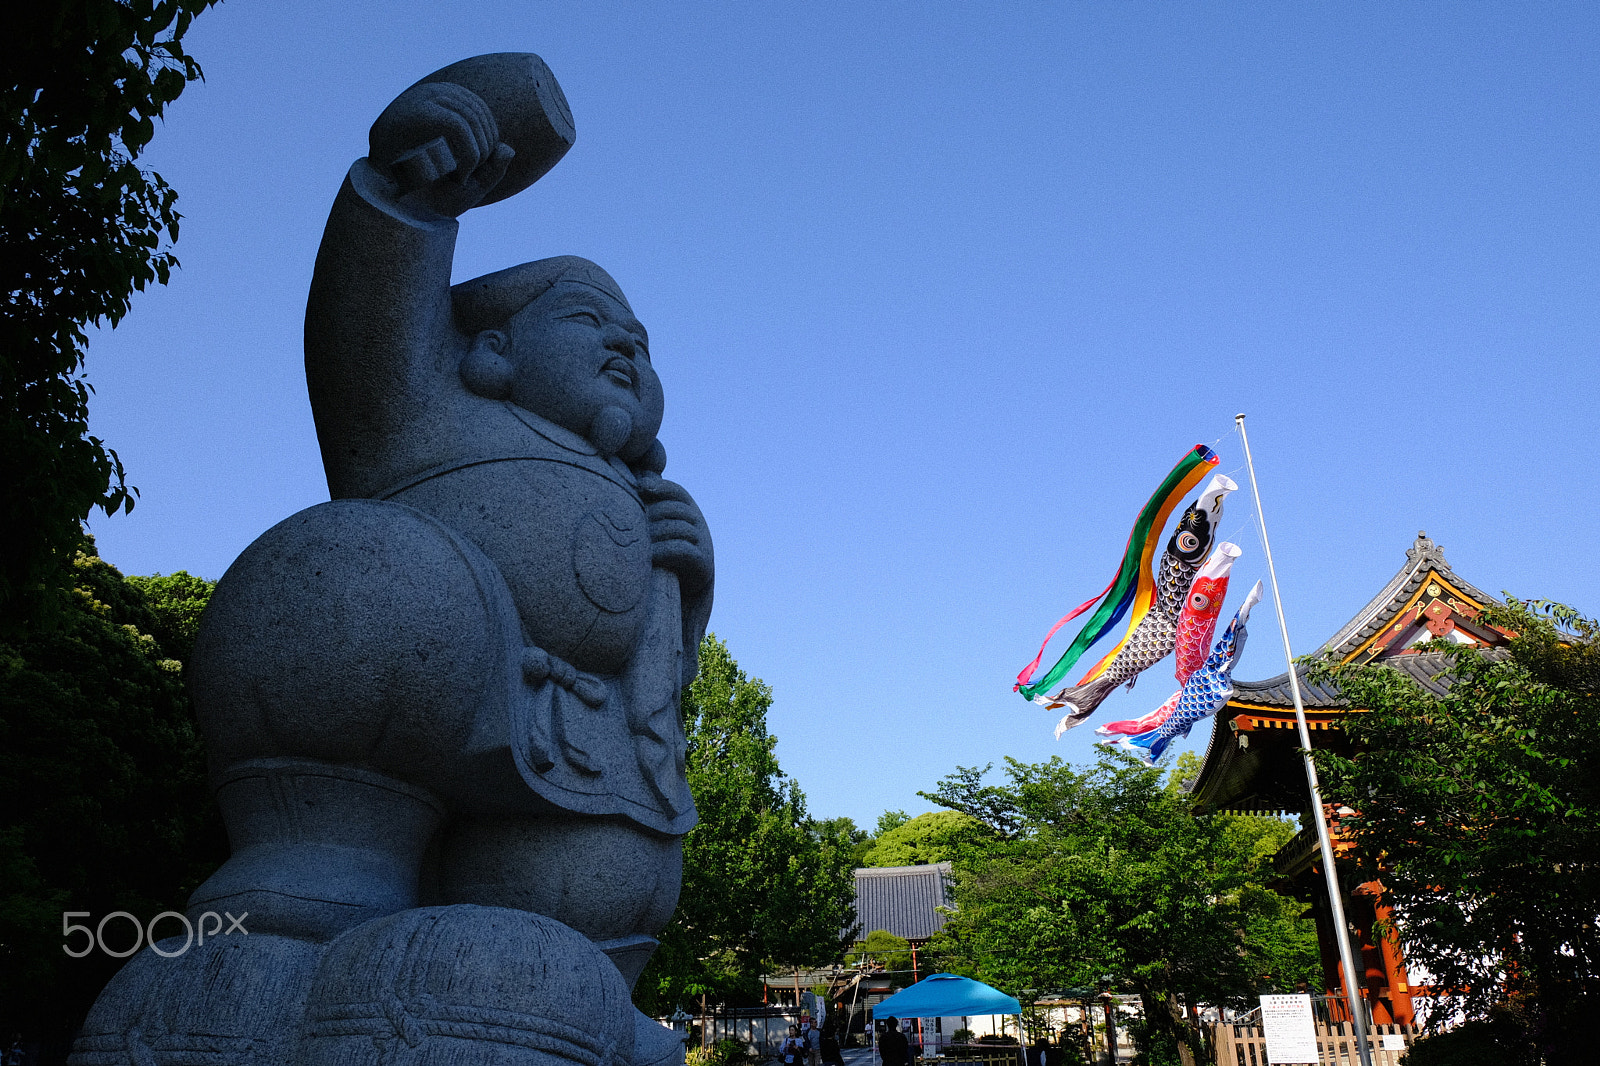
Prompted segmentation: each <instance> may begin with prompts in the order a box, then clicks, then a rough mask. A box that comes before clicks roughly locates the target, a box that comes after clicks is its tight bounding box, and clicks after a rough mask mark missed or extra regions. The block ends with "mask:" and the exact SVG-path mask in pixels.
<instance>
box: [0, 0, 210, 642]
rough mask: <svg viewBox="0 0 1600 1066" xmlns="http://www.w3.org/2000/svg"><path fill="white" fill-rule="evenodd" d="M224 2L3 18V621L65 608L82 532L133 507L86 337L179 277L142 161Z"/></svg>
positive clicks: (28, 11)
mask: <svg viewBox="0 0 1600 1066" xmlns="http://www.w3.org/2000/svg"><path fill="white" fill-rule="evenodd" d="M215 2H216V0H57V2H55V3H45V4H19V5H18V6H17V7H16V8H14V9H11V12H10V14H9V15H8V16H7V17H6V36H7V42H8V43H7V48H6V63H5V71H6V73H5V74H4V76H3V77H0V111H3V121H4V141H3V143H0V245H3V247H4V248H5V250H6V251H5V255H4V256H0V278H3V282H0V292H4V293H5V297H4V301H5V303H4V313H3V314H0V485H4V486H5V487H6V490H5V492H4V494H0V531H3V533H0V536H3V537H4V541H3V543H0V619H4V620H5V621H6V622H7V623H8V625H9V626H10V628H11V630H12V635H15V632H16V631H17V630H18V629H20V623H21V620H23V619H25V618H31V617H34V616H36V615H37V614H38V612H39V611H40V610H41V609H42V608H45V607H48V606H49V605H50V604H52V603H55V602H56V599H55V597H52V596H49V595H48V594H47V593H46V592H45V588H46V586H51V585H53V584H55V583H56V581H55V577H56V575H57V574H59V573H61V572H62V571H64V570H66V569H68V568H69V564H70V560H71V559H72V553H73V551H74V549H75V547H76V545H77V540H78V535H79V523H80V522H81V521H82V520H83V519H84V518H85V517H87V515H88V513H89V511H90V509H91V508H93V507H97V506H98V507H101V508H103V509H104V510H105V511H106V513H108V514H110V513H114V512H115V511H117V510H118V509H119V508H131V507H132V506H133V499H134V494H135V490H133V489H131V488H129V487H128V485H127V483H126V480H125V478H124V472H123V468H122V463H121V462H120V461H119V460H118V459H117V455H116V452H114V451H112V450H110V449H109V448H107V447H106V446H105V445H104V444H103V443H102V442H101V441H100V440H99V439H98V438H96V437H92V436H90V435H89V432H88V415H89V393H90V391H91V390H90V386H89V384H88V382H87V381H85V380H84V378H83V377H82V375H81V370H82V368H83V360H84V348H85V345H86V344H87V337H86V333H85V330H86V329H87V328H88V327H89V326H90V325H92V324H99V323H102V322H104V323H108V324H110V325H112V326H115V325H116V324H117V323H118V322H119V321H121V319H122V317H123V316H124V315H125V314H127V313H128V307H129V301H130V299H131V297H132V294H133V293H134V292H135V291H137V290H142V289H143V288H144V287H145V286H146V285H149V284H150V283H152V282H159V283H162V284H165V283H166V281H167V279H168V277H169V276H170V275H171V273H172V269H173V267H175V266H177V260H176V259H175V258H174V257H173V255H172V253H171V252H170V251H169V250H167V249H166V248H164V247H163V246H162V240H163V237H164V236H165V237H166V238H167V239H169V240H176V239H177V236H178V219H179V215H178V213H177V211H176V209H175V205H176V203H177V193H176V192H174V191H173V189H172V188H171V187H170V186H169V185H168V184H167V183H166V182H165V181H163V180H162V179H161V176H160V175H159V174H155V173H152V172H148V171H145V170H143V169H142V168H140V167H139V166H138V164H137V162H136V161H137V160H138V158H139V155H140V153H141V152H143V151H144V149H145V147H146V146H147V145H148V144H149V143H150V139H151V137H152V136H153V135H154V133H155V120H156V119H158V118H160V117H161V115H162V113H163V112H164V111H165V109H166V107H167V105H168V104H170V103H172V101H174V100H176V99H177V98H178V94H179V93H181V92H182V91H183V89H184V86H185V85H187V84H188V83H189V82H190V81H193V80H194V79H196V78H199V77H200V67H199V65H198V64H196V63H195V61H194V59H193V58H192V57H190V56H189V55H188V54H187V53H186V52H184V50H183V46H182V44H181V43H180V42H181V41H182V39H183V35H184V34H185V33H186V32H187V31H188V29H189V24H190V22H191V20H192V19H193V18H194V16H195V15H196V14H198V13H199V12H201V11H203V10H204V9H205V8H207V7H209V6H210V5H211V4H213V3H215Z"/></svg>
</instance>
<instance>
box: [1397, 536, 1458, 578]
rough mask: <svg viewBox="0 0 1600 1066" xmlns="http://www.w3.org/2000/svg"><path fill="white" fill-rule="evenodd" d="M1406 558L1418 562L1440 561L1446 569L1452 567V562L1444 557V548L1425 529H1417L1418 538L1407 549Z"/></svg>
mask: <svg viewBox="0 0 1600 1066" xmlns="http://www.w3.org/2000/svg"><path fill="white" fill-rule="evenodd" d="M1406 558H1407V559H1410V560H1411V561H1412V562H1416V563H1421V562H1433V563H1438V564H1439V565H1440V566H1442V567H1444V568H1445V569H1446V570H1448V569H1450V562H1449V560H1447V559H1446V558H1445V557H1444V549H1443V548H1441V547H1439V545H1437V544H1435V543H1434V542H1433V540H1431V539H1430V538H1429V537H1428V531H1427V530H1425V529H1419V530H1417V539H1416V540H1415V541H1414V542H1413V543H1412V545H1411V547H1409V548H1407V549H1406Z"/></svg>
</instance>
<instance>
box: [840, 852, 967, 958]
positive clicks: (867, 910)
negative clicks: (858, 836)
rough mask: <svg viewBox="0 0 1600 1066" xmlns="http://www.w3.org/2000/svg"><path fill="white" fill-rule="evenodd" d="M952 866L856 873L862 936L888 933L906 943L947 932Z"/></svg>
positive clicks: (939, 864) (940, 864)
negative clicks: (945, 911) (942, 910)
mask: <svg viewBox="0 0 1600 1066" xmlns="http://www.w3.org/2000/svg"><path fill="white" fill-rule="evenodd" d="M949 882H950V864H949V863H947V862H936V863H931V864H929V865H926V866H878V867H872V866H868V867H863V868H861V869H859V870H857V871H856V920H857V921H859V922H860V923H861V933H860V935H862V936H865V935H866V934H868V933H870V932H872V931H873V930H874V929H886V930H888V931H889V932H891V933H893V934H894V935H895V936H902V937H905V938H906V939H907V940H926V939H927V938H928V937H930V936H932V935H933V934H934V933H937V932H938V931H939V930H940V929H943V928H944V915H943V914H941V913H940V912H939V908H940V907H944V906H948V900H947V894H948V890H949Z"/></svg>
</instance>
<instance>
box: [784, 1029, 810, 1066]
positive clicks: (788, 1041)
mask: <svg viewBox="0 0 1600 1066" xmlns="http://www.w3.org/2000/svg"><path fill="white" fill-rule="evenodd" d="M805 1053H806V1045H805V1041H803V1040H801V1039H800V1027H799V1026H798V1025H791V1026H789V1035H788V1037H787V1038H785V1040H784V1041H783V1043H782V1044H780V1045H779V1046H778V1057H779V1058H780V1059H782V1060H783V1066H802V1062H801V1060H802V1059H803V1058H804V1057H805Z"/></svg>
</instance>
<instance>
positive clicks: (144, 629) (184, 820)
mask: <svg viewBox="0 0 1600 1066" xmlns="http://www.w3.org/2000/svg"><path fill="white" fill-rule="evenodd" d="M92 551H93V548H92V545H88V546H87V550H86V551H82V552H80V553H79V554H78V556H77V558H76V561H75V562H74V565H73V570H72V574H73V579H74V583H73V586H72V587H71V588H69V589H63V590H59V591H57V592H56V593H55V595H56V596H58V597H59V598H60V599H61V601H62V602H61V603H60V604H58V605H57V608H56V613H57V615H58V618H59V622H58V624H57V625H55V626H53V627H51V628H50V629H48V630H47V631H44V632H42V633H38V634H35V635H33V636H31V637H28V638H25V639H20V640H13V641H9V642H0V1031H3V1032H8V1033H9V1032H12V1031H16V1030H21V1031H26V1032H29V1033H31V1034H35V1035H41V1036H56V1037H58V1038H59V1037H60V1036H63V1035H65V1034H70V1032H71V1031H72V1029H73V1027H74V1026H76V1025H77V1023H78V1022H80V1021H81V1020H82V1018H83V1015H84V1013H85V1012H86V1011H87V1010H88V1008H89V1005H90V1004H91V1003H92V1002H93V1000H94V997H95V995H96V994H97V993H98V992H99V990H100V988H101V986H102V985H103V984H104V983H105V982H106V980H107V979H108V978H109V977H110V976H111V974H112V973H113V972H115V970H116V969H117V967H118V966H120V965H121V963H120V961H118V960H115V959H111V958H109V957H107V956H105V955H103V954H101V953H99V952H94V953H92V954H90V955H88V956H87V957H85V958H82V959H73V958H69V957H68V956H66V955H65V954H64V953H63V952H62V950H61V945H62V935H61V932H62V924H61V923H62V918H61V915H62V912H63V911H68V910H72V911H88V912H90V914H91V915H93V918H94V920H96V921H97V920H98V919H99V918H100V917H103V916H104V915H106V914H108V913H110V912H111V911H115V910H126V911H130V912H132V913H133V914H134V915H136V916H137V917H139V918H140V919H141V920H143V921H148V920H149V919H150V918H152V917H154V916H155V915H156V914H157V913H159V912H161V911H163V910H178V911H182V910H183V908H184V903H185V901H186V900H187V899H188V896H189V893H190V892H192V891H193V890H194V889H195V888H196V887H197V886H198V885H199V883H200V882H201V881H202V880H204V878H205V877H207V876H209V875H210V873H211V871H212V870H214V869H215V868H216V866H217V865H219V864H220V862H221V861H222V860H223V859H224V858H226V856H227V847H226V840H225V838H224V835H223V832H222V827H221V819H220V817H219V816H218V814H217V812H216V805H215V804H214V803H213V802H212V801H211V796H210V791H209V789H208V788H207V786H206V778H205V760H204V757H203V755H202V752H201V749H200V739H199V736H198V731H197V728H196V725H195V721H194V714H193V711H192V709H191V707H190V704H189V698H188V694H187V692H186V691H185V689H184V686H183V677H182V665H181V663H180V661H179V660H178V658H177V657H176V656H177V654H179V653H182V652H183V651H184V649H185V648H186V647H187V645H186V644H183V643H182V641H181V640H178V639H176V638H174V639H175V642H174V643H172V644H169V643H167V639H168V638H167V637H165V636H163V635H165V634H169V633H172V632H173V631H174V627H173V624H172V623H171V622H170V621H164V620H163V618H162V617H161V611H158V610H153V609H152V606H151V604H150V603H149V602H147V601H146V599H145V596H144V593H143V592H142V591H141V585H142V584H144V583H146V582H148V581H151V580H155V581H157V582H171V581H172V579H143V580H142V581H141V580H127V579H124V578H123V577H122V575H121V574H119V573H118V572H117V571H116V570H115V569H114V568H112V567H111V566H109V565H107V564H106V563H105V562H103V561H101V560H100V559H99V558H98V557H96V556H95V555H93V554H91V553H92ZM174 577H175V578H176V577H177V575H174ZM184 581H185V583H186V586H187V587H188V589H189V594H190V595H191V596H194V597H202V596H203V595H206V594H209V583H207V582H203V581H200V580H199V579H196V578H189V577H188V576H187V575H184ZM163 610H165V608H163ZM112 929H116V930H117V931H119V932H121V933H123V934H126V935H129V936H130V938H131V933H129V931H128V929H127V926H126V924H121V925H118V924H117V923H113V926H112V927H108V933H109V932H110V931H111V930H112Z"/></svg>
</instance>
